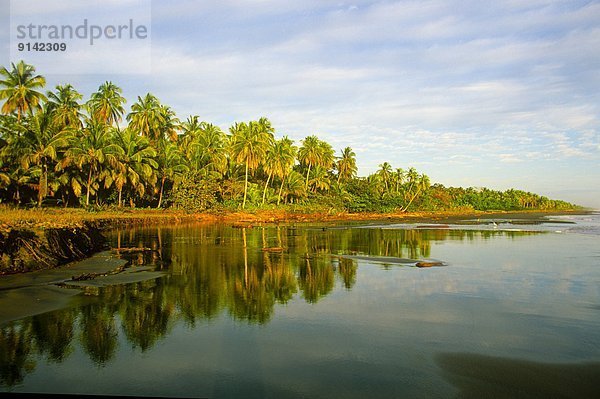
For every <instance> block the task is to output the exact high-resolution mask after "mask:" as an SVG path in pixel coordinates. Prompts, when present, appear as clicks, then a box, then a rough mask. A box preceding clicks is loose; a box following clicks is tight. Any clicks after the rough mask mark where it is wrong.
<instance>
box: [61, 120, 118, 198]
mask: <svg viewBox="0 0 600 399" xmlns="http://www.w3.org/2000/svg"><path fill="white" fill-rule="evenodd" d="M110 129H111V128H110V127H108V126H107V125H105V124H104V123H102V122H101V121H99V120H97V119H88V120H87V121H86V126H85V128H84V129H83V131H82V133H81V134H76V135H73V136H71V140H70V141H69V148H68V149H67V151H65V154H64V158H63V160H62V162H61V164H60V166H61V167H62V168H65V167H67V166H69V165H74V166H76V167H77V168H79V170H81V171H83V170H84V169H87V180H86V182H87V183H86V195H85V205H86V206H88V205H89V204H90V193H91V191H92V183H93V181H94V179H95V178H97V177H98V174H99V173H100V171H101V168H102V167H103V166H105V165H106V166H108V167H110V168H117V167H118V162H117V161H118V159H119V156H121V155H122V154H123V149H122V148H121V147H119V146H118V145H117V144H116V143H114V142H113V141H112V140H113V139H112V134H111V130H110Z"/></svg>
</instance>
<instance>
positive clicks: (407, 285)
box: [0, 213, 600, 398]
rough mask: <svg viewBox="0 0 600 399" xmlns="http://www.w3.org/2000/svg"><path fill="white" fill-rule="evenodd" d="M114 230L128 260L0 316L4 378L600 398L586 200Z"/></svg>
mask: <svg viewBox="0 0 600 399" xmlns="http://www.w3.org/2000/svg"><path fill="white" fill-rule="evenodd" d="M108 238H109V240H110V243H111V245H112V247H113V248H120V249H121V250H119V251H118V252H119V253H120V254H119V256H120V257H122V258H124V259H126V260H127V261H128V262H129V263H128V264H127V267H126V269H125V272H126V273H123V274H116V275H111V276H107V277H97V278H95V279H92V280H89V281H88V282H87V283H86V281H79V282H77V284H61V285H60V287H57V286H55V285H53V286H52V290H59V289H60V290H64V291H65V292H66V291H68V292H69V295H68V298H67V299H64V298H62V299H61V301H60V304H59V305H57V306H56V309H55V310H52V311H46V310H40V311H39V313H37V314H35V315H30V316H27V317H22V318H19V317H12V318H11V320H10V321H8V320H6V321H4V322H3V324H2V325H1V326H0V366H1V372H0V390H1V391H10V392H47V393H78V394H104V395H115V394H119V395H139V396H166V397H173V396H174V397H239V396H242V397H290V398H295V397H307V396H310V397H346V398H358V397H365V396H368V397H449V398H451V397H482V396H496V397H515V396H518V397H548V396H552V395H555V396H559V395H562V396H566V397H598V396H599V395H600V388H599V386H598V384H597V383H596V382H597V381H600V215H599V214H597V213H590V214H586V215H569V216H562V217H561V216H552V217H548V218H540V219H535V220H534V219H531V218H529V219H519V218H518V217H516V218H511V219H506V220H505V219H502V220H500V219H495V220H493V221H492V220H489V219H488V220H463V221H452V222H451V223H446V224H443V225H442V224H439V225H436V224H435V223H434V224H430V223H428V224H416V223H415V224H392V223H376V222H371V223H365V222H361V223H337V224H334V223H328V224H281V225H265V226H253V227H251V228H234V227H232V226H228V225H223V224H190V225H174V226H165V227H146V228H131V229H126V230H114V231H111V232H110V233H109V235H108ZM131 248H143V249H144V250H139V251H136V250H132V249H131ZM106 256H107V255H106V254H103V255H102V259H105V258H106ZM112 256H116V255H112ZM423 260H427V261H430V262H432V263H435V262H440V263H441V264H442V266H434V267H417V266H416V264H417V262H418V261H423ZM132 276H133V277H132ZM0 287H2V281H1V280H0ZM44 288H48V287H47V286H44ZM28 289H32V288H31V287H29V288H28ZM9 291H11V290H9V289H8V288H7V289H4V290H1V291H0V305H1V306H2V307H6V306H10V307H18V306H19V305H18V303H15V301H10V298H9V297H10V295H8V294H9ZM13 293H14V292H13ZM73 293H76V294H74V295H72V294H73ZM32 295H33V294H32ZM30 313H31V312H30ZM33 313H36V312H33ZM23 314H24V315H26V314H28V313H27V309H23Z"/></svg>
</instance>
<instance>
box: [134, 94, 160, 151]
mask: <svg viewBox="0 0 600 399" xmlns="http://www.w3.org/2000/svg"><path fill="white" fill-rule="evenodd" d="M165 116H166V113H165V110H164V109H163V108H162V106H161V104H160V102H159V101H158V99H157V98H156V97H155V96H154V95H152V94H150V93H147V94H146V95H145V96H144V97H143V98H142V97H140V96H138V101H137V102H136V103H134V104H133V105H132V106H131V112H130V113H129V114H128V115H127V121H128V122H129V128H130V129H133V130H135V131H136V132H138V133H139V134H141V135H142V136H144V137H148V138H149V139H150V141H157V140H158V139H159V137H160V136H161V132H160V126H161V125H162V124H164V122H165Z"/></svg>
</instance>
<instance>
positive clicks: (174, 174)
mask: <svg viewBox="0 0 600 399" xmlns="http://www.w3.org/2000/svg"><path fill="white" fill-rule="evenodd" d="M157 163H158V169H157V175H158V179H159V180H160V194H159V197H158V205H157V206H156V207H157V208H160V207H161V205H162V200H163V192H164V189H165V182H166V181H167V179H169V180H173V181H174V180H175V179H176V178H178V177H180V176H181V175H182V174H183V173H185V172H187V171H188V170H189V168H188V167H187V165H186V164H185V158H184V157H183V155H182V154H181V152H180V151H179V148H177V145H176V144H174V143H166V144H165V146H164V148H163V150H162V151H160V153H159V154H158V162H157Z"/></svg>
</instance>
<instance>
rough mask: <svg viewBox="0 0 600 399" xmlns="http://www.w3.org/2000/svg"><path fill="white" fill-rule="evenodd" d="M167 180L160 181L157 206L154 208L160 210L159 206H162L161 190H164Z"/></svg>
mask: <svg viewBox="0 0 600 399" xmlns="http://www.w3.org/2000/svg"><path fill="white" fill-rule="evenodd" d="M166 179H167V178H166V177H163V178H162V179H161V181H160V195H159V196H158V206H157V207H156V208H160V205H161V204H162V198H163V189H164V188H165V180H166Z"/></svg>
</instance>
